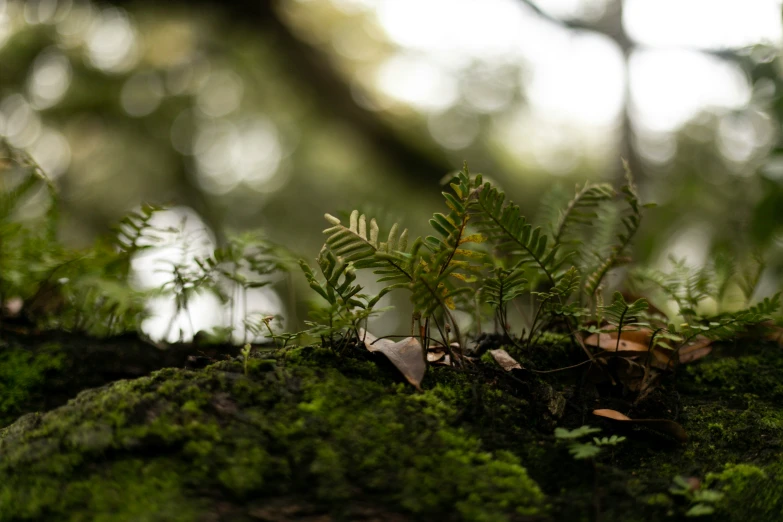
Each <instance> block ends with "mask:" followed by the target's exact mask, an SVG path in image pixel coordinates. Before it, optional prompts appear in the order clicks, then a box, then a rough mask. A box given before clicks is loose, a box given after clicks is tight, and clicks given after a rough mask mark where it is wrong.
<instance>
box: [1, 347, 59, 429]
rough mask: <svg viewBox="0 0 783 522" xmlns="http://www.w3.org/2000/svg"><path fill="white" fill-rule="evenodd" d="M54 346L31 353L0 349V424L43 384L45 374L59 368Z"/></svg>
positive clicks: (21, 406) (19, 409) (15, 412)
mask: <svg viewBox="0 0 783 522" xmlns="http://www.w3.org/2000/svg"><path fill="white" fill-rule="evenodd" d="M62 363H63V357H62V354H60V353H58V350H57V347H56V346H54V345H50V346H46V347H43V348H41V349H40V350H39V351H38V352H36V353H33V352H31V351H29V350H25V349H23V348H6V349H3V350H0V421H3V422H2V424H0V425H5V424H7V422H5V421H6V420H10V419H12V418H14V417H16V416H18V415H19V413H20V412H21V411H23V406H24V404H25V402H26V401H27V400H28V399H29V398H30V397H31V395H33V394H34V393H35V392H36V391H37V390H38V389H39V388H40V387H41V385H42V384H43V383H44V381H45V379H46V375H47V372H49V371H51V370H55V369H58V368H60V367H61V366H62Z"/></svg>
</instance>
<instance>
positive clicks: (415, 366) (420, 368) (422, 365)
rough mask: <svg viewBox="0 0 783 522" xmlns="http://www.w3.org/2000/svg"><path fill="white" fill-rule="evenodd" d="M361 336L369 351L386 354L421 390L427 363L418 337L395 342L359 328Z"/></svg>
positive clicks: (409, 380) (406, 377) (414, 385)
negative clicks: (379, 337)
mask: <svg viewBox="0 0 783 522" xmlns="http://www.w3.org/2000/svg"><path fill="white" fill-rule="evenodd" d="M359 336H360V337H361V338H362V339H364V346H365V347H366V348H367V349H368V350H369V351H371V352H380V353H382V354H383V355H385V356H386V358H387V359H389V361H391V363H392V364H393V365H394V366H395V367H396V368H397V369H398V370H400V373H402V375H403V376H404V377H405V379H407V381H408V382H409V383H411V384H412V385H413V387H414V388H416V389H417V390H421V381H422V379H424V374H425V373H426V372H427V363H426V362H425V361H424V357H423V356H422V351H421V343H419V340H418V339H416V338H415V337H406V338H405V339H403V340H402V341H398V342H396V343H395V342H394V341H391V340H389V339H378V338H377V337H375V336H374V335H373V334H371V333H370V332H368V331H366V330H364V329H363V328H360V329H359Z"/></svg>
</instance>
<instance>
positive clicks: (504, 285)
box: [479, 266, 528, 338]
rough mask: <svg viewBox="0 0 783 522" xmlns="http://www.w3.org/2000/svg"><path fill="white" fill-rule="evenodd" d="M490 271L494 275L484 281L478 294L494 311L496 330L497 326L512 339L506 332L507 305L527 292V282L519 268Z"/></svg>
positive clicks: (498, 268)
mask: <svg viewBox="0 0 783 522" xmlns="http://www.w3.org/2000/svg"><path fill="white" fill-rule="evenodd" d="M492 271H493V274H494V275H491V276H488V277H487V278H486V279H484V283H483V284H482V286H481V288H480V289H479V294H480V295H481V299H482V300H483V301H484V302H485V303H487V304H489V305H490V306H491V307H492V309H493V311H494V319H495V328H496V330H497V328H498V326H499V327H500V328H501V329H502V330H503V333H504V334H506V336H507V337H508V338H512V337H511V334H510V333H509V331H508V329H509V322H508V303H510V302H512V301H513V300H514V299H516V298H517V297H519V296H520V295H522V294H524V293H526V292H527V291H528V281H527V279H525V272H524V270H522V269H519V268H517V269H516V270H511V269H508V268H502V267H499V266H497V267H493V269H492Z"/></svg>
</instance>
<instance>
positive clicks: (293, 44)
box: [115, 0, 455, 186]
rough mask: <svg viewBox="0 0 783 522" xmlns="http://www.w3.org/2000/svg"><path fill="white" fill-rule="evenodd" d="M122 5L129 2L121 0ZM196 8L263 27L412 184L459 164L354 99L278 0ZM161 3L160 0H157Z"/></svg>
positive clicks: (210, 0)
mask: <svg viewBox="0 0 783 522" xmlns="http://www.w3.org/2000/svg"><path fill="white" fill-rule="evenodd" d="M115 3H117V4H123V3H124V2H122V1H121V0H120V1H117V2H115ZM179 3H181V4H182V5H184V6H186V7H188V8H190V9H193V8H194V7H199V6H201V7H206V8H209V9H213V10H215V11H217V12H220V13H223V14H225V15H226V17H227V18H228V19H229V20H230V23H231V24H232V25H240V26H245V27H246V28H247V29H248V30H249V31H253V32H263V33H264V34H265V35H266V36H267V38H269V40H270V42H272V44H273V45H274V46H275V49H276V51H277V52H278V53H279V56H280V61H281V62H282V63H284V64H286V65H287V70H288V72H290V74H291V77H292V78H295V79H296V81H297V82H298V83H299V84H300V85H301V86H302V87H304V88H306V89H309V90H310V91H311V92H312V95H313V99H314V100H315V102H316V103H317V104H318V108H319V110H320V111H322V112H323V113H324V114H325V115H327V116H329V117H331V118H334V119H338V120H343V121H345V122H346V123H347V124H349V125H350V126H351V127H352V128H353V129H354V130H356V131H357V133H358V134H359V135H361V136H362V138H363V139H364V140H366V141H367V143H369V144H370V145H371V146H372V148H373V150H374V152H375V153H376V154H377V155H378V157H379V158H381V159H382V161H383V162H384V163H386V164H387V165H389V167H390V168H391V169H393V170H395V171H397V172H399V174H400V175H401V176H404V177H406V178H407V179H408V180H409V181H410V182H411V183H416V184H417V185H419V186H420V185H421V184H422V183H424V184H438V183H439V181H440V179H441V178H442V177H443V176H444V175H445V174H446V173H447V172H449V171H450V170H452V169H454V168H455V165H453V164H452V162H451V161H449V159H448V157H447V156H446V154H445V153H444V152H443V151H442V150H441V149H440V148H439V147H438V146H436V145H435V144H434V143H431V142H424V143H422V140H420V139H419V140H416V139H414V138H415V137H414V136H410V137H409V136H406V135H405V132H404V130H398V129H395V128H393V126H392V125H391V123H389V122H386V121H384V118H383V116H382V115H381V114H378V113H376V112H373V111H370V110H368V109H365V108H363V107H361V106H360V105H359V104H357V103H356V101H355V100H354V95H353V92H352V88H351V85H350V83H349V81H347V80H346V78H344V77H343V75H341V74H340V73H339V71H337V70H335V68H334V67H333V66H332V65H331V63H330V60H329V56H328V55H326V54H325V53H323V52H322V51H320V50H319V49H317V48H314V47H313V46H311V45H310V44H308V43H306V42H303V41H302V40H300V39H299V37H297V35H295V34H294V33H293V32H292V30H291V28H290V27H289V26H288V24H287V23H286V22H285V21H284V20H283V19H282V18H281V15H280V12H279V10H278V9H277V3H278V2H275V1H273V0H234V1H232V2H221V1H219V0H191V1H188V2H185V1H183V0H179ZM152 4H153V5H157V3H156V2H152ZM145 5H150V4H146V2H145V1H144V0H142V1H141V2H133V3H132V7H134V8H141V9H143V8H144V6H145Z"/></svg>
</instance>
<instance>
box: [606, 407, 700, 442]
mask: <svg viewBox="0 0 783 522" xmlns="http://www.w3.org/2000/svg"><path fill="white" fill-rule="evenodd" d="M593 415H596V416H598V417H604V418H605V419H610V420H613V421H617V422H627V423H628V424H637V425H640V426H646V427H647V428H650V429H651V430H655V431H657V432H658V433H663V434H665V435H669V436H670V437H674V438H675V439H677V440H679V441H680V442H688V433H686V431H685V430H684V429H683V427H682V426H680V425H679V424H677V423H676V422H674V421H671V420H668V419H632V418H630V417H628V416H627V415H625V414H623V413H620V412H619V411H617V410H609V409H601V410H593Z"/></svg>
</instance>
